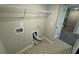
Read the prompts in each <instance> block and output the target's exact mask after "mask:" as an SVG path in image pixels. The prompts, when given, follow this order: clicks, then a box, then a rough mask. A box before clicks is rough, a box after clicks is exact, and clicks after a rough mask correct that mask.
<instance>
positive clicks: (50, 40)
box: [43, 37, 53, 44]
mask: <svg viewBox="0 0 79 59" xmlns="http://www.w3.org/2000/svg"><path fill="white" fill-rule="evenodd" d="M43 38H44V39H45V40H47V41H48V42H49V43H51V44H53V40H52V41H51V40H49V39H48V38H47V37H43Z"/></svg>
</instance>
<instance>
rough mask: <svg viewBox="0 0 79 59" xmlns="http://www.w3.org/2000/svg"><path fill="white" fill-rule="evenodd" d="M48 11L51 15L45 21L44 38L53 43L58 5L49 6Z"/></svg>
mask: <svg viewBox="0 0 79 59" xmlns="http://www.w3.org/2000/svg"><path fill="white" fill-rule="evenodd" d="M48 10H49V11H51V14H50V15H49V16H48V18H47V19H46V31H45V36H46V37H47V38H48V39H49V40H51V41H53V35H54V28H55V24H56V20H57V16H58V11H59V5H49V7H48Z"/></svg>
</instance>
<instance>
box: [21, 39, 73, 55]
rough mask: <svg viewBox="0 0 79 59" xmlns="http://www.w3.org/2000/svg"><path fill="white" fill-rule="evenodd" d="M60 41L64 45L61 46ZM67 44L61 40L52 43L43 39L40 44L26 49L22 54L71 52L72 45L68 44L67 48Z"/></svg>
mask: <svg viewBox="0 0 79 59" xmlns="http://www.w3.org/2000/svg"><path fill="white" fill-rule="evenodd" d="M58 42H60V44H63V45H62V46H61V45H60V44H58ZM57 44H58V45H57ZM65 45H67V44H66V43H65V44H64V43H62V42H61V40H58V41H56V42H54V43H53V44H51V43H49V42H48V41H47V40H45V39H43V40H42V41H41V42H40V43H39V44H37V45H34V46H32V47H31V48H29V49H27V50H25V51H24V52H22V54H66V53H67V54H70V53H71V49H72V47H71V46H69V45H68V46H67V47H66V48H65Z"/></svg>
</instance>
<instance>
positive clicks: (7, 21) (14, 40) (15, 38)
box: [0, 5, 45, 53]
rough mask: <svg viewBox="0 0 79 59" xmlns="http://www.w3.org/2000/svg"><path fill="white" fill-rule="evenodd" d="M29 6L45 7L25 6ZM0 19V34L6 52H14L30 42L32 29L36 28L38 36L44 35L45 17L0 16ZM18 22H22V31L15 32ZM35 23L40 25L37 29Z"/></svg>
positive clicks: (39, 6) (38, 6)
mask: <svg viewBox="0 0 79 59" xmlns="http://www.w3.org/2000/svg"><path fill="white" fill-rule="evenodd" d="M29 6H30V8H33V7H34V8H37V9H38V8H40V9H45V6H43V5H28V6H26V7H29ZM19 7H20V6H19ZM24 7H25V5H24ZM0 20H1V21H0V36H1V38H2V41H3V44H4V46H5V47H6V49H7V52H8V53H16V52H18V51H19V50H21V49H22V48H25V47H27V46H28V45H30V44H32V36H31V32H32V31H34V30H38V32H39V37H43V36H44V31H45V28H44V27H45V18H40V19H38V18H34V19H26V18H24V19H22V18H0ZM20 23H23V27H24V32H23V33H20V34H16V33H15V29H16V28H18V27H20V25H19V24H20ZM37 25H39V26H40V27H39V29H38V28H37V27H38V26H37Z"/></svg>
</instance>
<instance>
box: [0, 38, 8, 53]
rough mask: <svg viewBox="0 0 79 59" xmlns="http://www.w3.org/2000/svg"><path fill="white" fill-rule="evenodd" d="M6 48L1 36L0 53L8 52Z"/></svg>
mask: <svg viewBox="0 0 79 59" xmlns="http://www.w3.org/2000/svg"><path fill="white" fill-rule="evenodd" d="M6 53H7V52H6V49H5V47H4V44H3V42H2V39H1V38H0V54H6Z"/></svg>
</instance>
